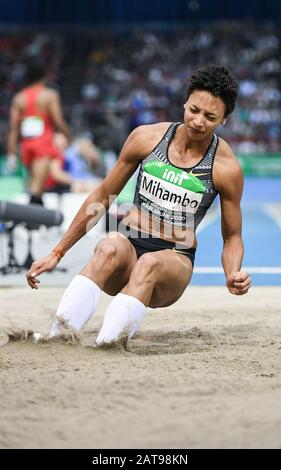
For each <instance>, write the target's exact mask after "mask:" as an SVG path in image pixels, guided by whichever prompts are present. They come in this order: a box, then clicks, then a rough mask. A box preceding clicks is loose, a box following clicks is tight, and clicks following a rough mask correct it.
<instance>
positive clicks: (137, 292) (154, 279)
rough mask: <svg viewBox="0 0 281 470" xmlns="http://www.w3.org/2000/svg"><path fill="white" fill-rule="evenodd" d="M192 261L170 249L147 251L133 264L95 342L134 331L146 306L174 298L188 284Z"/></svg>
mask: <svg viewBox="0 0 281 470" xmlns="http://www.w3.org/2000/svg"><path fill="white" fill-rule="evenodd" d="M191 275H192V264H191V262H190V260H189V259H187V258H186V257H184V256H183V255H179V254H177V253H174V252H173V251H171V250H164V251H159V252H156V253H146V254H144V255H143V256H141V257H140V258H139V260H138V261H137V263H136V264H135V266H134V268H133V270H132V272H131V275H130V279H129V282H128V283H127V285H126V286H125V287H124V288H123V290H122V293H119V294H118V295H117V296H116V297H115V298H114V299H113V301H112V302H111V304H110V305H109V306H108V308H107V311H106V313H105V317H104V322H103V325H102V328H101V331H100V333H99V335H98V337H97V340H96V341H97V344H102V343H109V342H112V341H115V340H116V339H118V338H119V336H120V334H121V333H124V332H126V334H127V336H128V338H130V337H132V336H133V334H134V333H135V332H136V331H137V329H138V327H139V325H140V323H141V321H142V319H143V316H144V314H145V310H146V306H147V305H148V306H150V307H164V306H167V305H171V304H172V303H174V302H176V300H178V299H179V298H180V296H181V295H182V293H183V291H184V290H185V288H186V286H187V285H188V283H189V281H190V278H191Z"/></svg>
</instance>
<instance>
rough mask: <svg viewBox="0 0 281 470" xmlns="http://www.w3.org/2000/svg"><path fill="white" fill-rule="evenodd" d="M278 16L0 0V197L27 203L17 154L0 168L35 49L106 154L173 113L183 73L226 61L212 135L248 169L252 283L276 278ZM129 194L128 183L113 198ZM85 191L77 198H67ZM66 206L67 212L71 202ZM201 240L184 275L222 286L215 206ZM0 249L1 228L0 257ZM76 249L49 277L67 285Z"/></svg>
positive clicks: (186, 7) (280, 121)
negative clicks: (220, 113) (227, 99)
mask: <svg viewBox="0 0 281 470" xmlns="http://www.w3.org/2000/svg"><path fill="white" fill-rule="evenodd" d="M280 18H281V4H280V3H279V2H277V1H268V2H262V1H248V2H242V1H237V2H235V3H233V2H231V3H229V2H223V1H219V0H214V1H212V2H208V1H207V0H205V1H203V0H201V1H199V0H198V1H197V0H190V1H184V0H173V1H170V0H166V1H164V0H161V1H160V0H158V1H157V0H154V1H150V2H147V1H144V0H143V1H142V0H136V1H132V0H131V1H126V0H122V1H117V0H111V1H110V0H108V1H95V2H90V1H85V0H84V1H83V2H72V3H71V7H70V5H69V2H65V1H59V2H53V1H41V2H40V3H39V2H37V1H35V0H34V1H31V0H29V1H25V2H23V1H14V2H11V3H9V4H8V3H7V2H1V12H0V84H1V89H0V154H1V158H0V199H2V200H3V199H8V200H18V201H23V202H24V201H25V195H26V190H25V184H26V175H25V173H24V170H23V168H22V167H21V165H20V163H19V165H18V168H17V170H16V171H15V172H14V173H12V174H10V173H9V172H8V171H7V168H6V166H5V161H6V160H5V159H6V155H5V151H6V150H5V145H6V133H7V117H8V109H9V105H10V101H11V98H12V96H13V94H14V93H15V92H16V91H17V90H18V89H20V87H21V85H22V80H23V76H24V67H23V63H24V59H25V57H27V56H30V55H38V54H39V55H43V57H45V58H46V60H48V61H49V63H50V71H51V73H50V77H49V79H50V85H52V86H54V87H55V88H57V89H58V90H59V91H60V93H61V95H62V103H63V108H64V114H65V117H66V118H67V120H68V122H69V123H70V125H71V127H72V129H73V132H74V134H76V135H81V134H83V133H88V135H91V137H92V138H93V139H94V142H95V143H96V144H97V146H98V147H99V148H100V149H101V152H102V154H103V156H104V158H105V160H106V158H108V159H109V161H111V160H110V159H112V158H114V156H115V155H117V154H118V152H119V150H120V147H121V145H122V142H123V141H124V140H125V138H126V136H127V134H128V133H129V132H130V131H131V130H132V129H133V128H134V127H135V126H136V125H139V124H142V123H149V122H156V121H161V120H179V119H181V109H182V108H181V106H182V103H183V102H184V97H185V89H186V78H187V76H188V74H189V73H190V72H191V71H192V70H194V69H195V68H196V67H197V66H200V65H203V64H205V63H207V62H216V63H219V64H223V65H226V66H227V67H229V68H231V69H232V70H233V72H234V73H236V74H237V76H238V77H239V79H240V86H241V91H240V98H239V102H238V106H237V109H236V111H235V113H234V114H233V116H232V117H231V119H229V122H228V124H227V126H225V128H224V129H220V130H219V133H220V135H222V136H223V137H225V138H226V140H227V141H228V142H229V143H230V144H231V145H232V147H233V149H234V150H235V152H236V154H237V156H238V158H239V159H240V161H241V163H242V166H243V168H244V173H245V176H246V179H245V193H244V198H243V212H244V239H245V248H246V256H245V262H244V264H245V266H246V267H249V268H250V269H249V270H250V272H251V274H252V277H253V281H254V283H255V284H262V285H265V284H272V285H274V284H275V285H276V284H280V274H281V250H280V229H281V192H280V187H281V185H280V183H281V127H280V126H281V111H280V103H281V90H280V77H281V75H280V74H281V61H280V57H281V55H280ZM131 193H132V188H131V186H130V185H129V188H128V190H127V191H125V193H123V199H122V198H121V200H128V199H130V197H131ZM83 197H84V196H83V195H81V198H82V199H83ZM82 199H79V198H78V199H77V196H76V199H75V201H76V206H79V201H80V200H82ZM49 201H51V202H50V204H51V205H52V204H57V202H56V199H48V201H47V205H48V204H49ZM71 206H75V204H73V202H71ZM63 207H64V211H65V212H66V213H65V215H66V220H69V216H70V210H69V201H68V202H67V200H65V201H64V206H63ZM56 236H57V235H56ZM198 237H199V249H198V254H197V263H196V272H195V275H194V278H193V284H223V283H224V277H223V275H222V273H221V268H220V251H221V237H220V228H219V208H218V206H215V207H214V209H213V211H212V213H211V214H210V216H209V217H208V219H207V221H206V223H205V224H204V225H202V227H201V230H200V231H199V234H198ZM34 238H35V241H34V252H35V255H36V256H42V255H43V254H45V250H46V246H47V245H48V244H49V245H50V246H51V245H52V243H53V240H52V238H51V237H49V238H48V237H47V238H46V234H45V239H43V240H42V237H41V238H40V237H39V236H37V235H36V234H35V236H34ZM91 243H92V240H91ZM16 245H17V246H16V249H17V251H18V253H19V256H21V253H22V251H23V250H24V249H25V239H24V235H23V233H21V232H20V231H19V233H18V234H17V237H16ZM79 246H80V245H79ZM82 248H83V253H84V251H85V247H84V246H83V247H82V246H81V250H82ZM6 253H7V250H6V237H5V233H4V232H3V226H2V235H1V253H0V255H1V258H0V264H2V263H4V262H5V258H6ZM76 256H77V258H75V256H74V258H71V256H70V257H69V266H68V265H67V261H65V263H66V266H67V267H68V275H67V276H64V277H61V278H60V277H59V275H57V276H58V277H56V275H55V274H52V275H51V276H49V278H48V282H49V283H50V284H52V283H57V281H58V279H59V280H60V282H62V283H65V282H67V279H68V277H71V275H72V273H73V269H74V270H77V264H79V263H77V259H78V260H80V258H81V257H79V256H78V255H76ZM84 258H85V259H86V257H85V253H84ZM22 277H23V276H22V275H20V276H16V275H9V276H6V277H5V278H4V277H3V276H2V279H1V283H3V284H9V283H16V284H17V283H19V284H21V283H22Z"/></svg>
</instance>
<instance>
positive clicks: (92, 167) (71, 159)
mask: <svg viewBox="0 0 281 470" xmlns="http://www.w3.org/2000/svg"><path fill="white" fill-rule="evenodd" d="M55 143H56V146H57V148H58V152H57V154H56V156H55V158H53V159H52V161H51V163H50V173H49V177H48V178H47V180H46V183H45V187H46V190H48V191H55V192H64V191H71V192H75V193H81V192H90V191H93V189H95V188H96V187H97V185H98V184H99V183H100V182H101V181H102V178H101V177H99V176H97V175H95V171H97V172H98V169H99V166H100V164H101V157H100V154H99V151H98V149H97V147H96V146H95V145H94V143H93V142H92V140H91V139H90V138H88V137H80V138H77V139H75V140H74V141H73V143H72V144H71V145H70V146H69V147H68V142H67V139H66V138H65V136H64V135H63V134H56V136H55Z"/></svg>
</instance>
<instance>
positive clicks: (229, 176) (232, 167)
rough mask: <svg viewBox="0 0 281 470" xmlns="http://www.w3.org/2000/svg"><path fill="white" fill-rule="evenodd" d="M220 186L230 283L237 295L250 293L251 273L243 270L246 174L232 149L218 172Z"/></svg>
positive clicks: (224, 253)
mask: <svg viewBox="0 0 281 470" xmlns="http://www.w3.org/2000/svg"><path fill="white" fill-rule="evenodd" d="M215 184H216V187H217V189H218V191H219V194H220V203H221V230H222V237H223V251H222V258H221V259H222V265H223V269H224V272H225V276H226V286H227V288H228V290H229V292H231V294H235V295H243V294H246V293H247V292H248V290H249V288H250V285H251V279H250V277H249V274H248V273H246V272H244V271H242V270H241V266H242V261H243V255H244V244H243V240H242V213H241V207H240V201H241V197H242V192H243V173H242V169H241V167H240V164H239V162H238V161H237V160H236V159H235V157H234V155H233V154H232V152H231V153H230V154H229V155H226V156H225V157H223V158H222V160H221V162H220V164H219V165H218V166H217V171H216V180H215Z"/></svg>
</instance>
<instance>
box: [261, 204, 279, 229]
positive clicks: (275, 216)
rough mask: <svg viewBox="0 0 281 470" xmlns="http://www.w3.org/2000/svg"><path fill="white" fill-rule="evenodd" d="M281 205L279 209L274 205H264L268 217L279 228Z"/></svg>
mask: <svg viewBox="0 0 281 470" xmlns="http://www.w3.org/2000/svg"><path fill="white" fill-rule="evenodd" d="M280 206H281V205H280V204H279V208H277V207H276V206H275V205H274V204H263V210H264V212H265V213H266V215H268V216H269V217H270V218H271V219H272V221H273V222H274V223H275V224H276V225H277V226H278V227H279V228H281V210H280Z"/></svg>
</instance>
